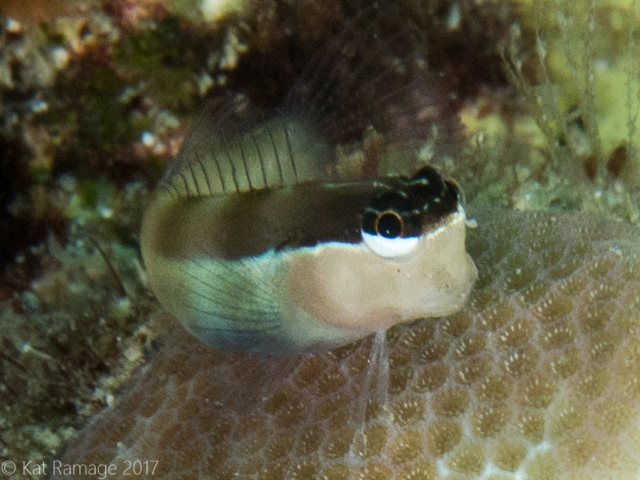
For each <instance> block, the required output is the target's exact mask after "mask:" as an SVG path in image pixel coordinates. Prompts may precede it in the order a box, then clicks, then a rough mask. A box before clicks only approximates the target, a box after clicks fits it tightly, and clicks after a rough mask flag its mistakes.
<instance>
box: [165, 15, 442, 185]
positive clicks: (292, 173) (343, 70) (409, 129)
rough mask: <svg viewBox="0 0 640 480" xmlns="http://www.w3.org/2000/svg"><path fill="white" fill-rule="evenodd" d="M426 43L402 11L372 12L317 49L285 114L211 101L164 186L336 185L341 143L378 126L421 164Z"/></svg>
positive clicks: (387, 141)
mask: <svg viewBox="0 0 640 480" xmlns="http://www.w3.org/2000/svg"><path fill="white" fill-rule="evenodd" d="M423 43H424V42H423V36H422V35H421V34H420V32H419V29H418V28H417V26H416V25H415V24H413V23H412V22H411V21H410V20H409V19H408V18H407V17H406V16H403V15H401V14H400V13H399V12H398V11H396V10H395V9H392V8H390V7H385V8H384V9H382V8H378V7H372V8H369V9H367V10H365V11H364V12H362V13H360V14H359V15H357V16H356V17H355V18H353V19H351V20H350V21H348V22H347V24H346V26H345V27H344V28H343V29H342V32H341V33H340V34H339V35H337V36H336V37H334V38H333V39H331V40H330V41H329V42H327V43H326V44H325V45H324V47H323V48H321V49H320V50H319V51H318V52H317V53H316V55H315V56H314V57H313V58H312V60H311V61H310V63H309V64H308V66H307V67H306V69H305V71H304V72H303V74H302V75H301V77H300V78H299V79H298V80H297V81H296V82H295V83H294V85H293V87H292V89H291V91H290V92H289V94H288V95H287V97H286V99H285V101H284V104H283V107H282V108H280V109H277V110H276V111H275V112H270V114H265V113H264V112H261V111H260V110H259V109H258V108H256V107H255V106H253V105H251V104H250V102H249V101H248V100H247V99H246V98H245V97H243V96H238V95H236V96H233V95H231V94H227V95H226V96H224V97H223V98H221V99H215V100H212V101H210V102H209V103H208V104H207V106H206V107H205V109H204V111H203V112H202V114H201V115H200V117H199V118H198V119H197V120H196V122H195V123H194V125H193V126H192V128H191V130H190V133H189V134H188V136H187V137H186V138H185V140H184V142H183V145H182V148H181V150H180V153H179V154H178V156H177V157H176V158H175V160H174V161H173V164H172V165H171V166H170V167H169V168H168V169H167V172H166V173H165V176H164V178H163V185H164V186H165V187H166V188H167V189H168V190H169V191H171V192H173V193H174V194H176V195H178V196H180V197H187V198H189V197H199V196H211V195H213V196H216V195H225V194H227V193H231V192H242V191H250V190H261V189H265V188H278V187H285V186H290V185H295V184H298V183H301V182H304V181H309V180H316V181H322V180H333V181H335V180H336V172H335V168H334V167H335V164H336V162H337V156H336V152H335V150H336V146H338V145H340V144H343V143H346V142H353V141H358V140H362V138H363V135H364V133H365V132H367V131H368V130H372V129H373V130H374V131H375V133H376V134H379V135H380V138H381V139H382V140H381V143H382V144H383V145H385V146H387V145H392V144H395V145H400V146H401V147H402V149H403V153H405V152H406V150H407V147H408V148H409V149H410V150H411V154H409V155H407V156H408V157H409V158H410V159H411V162H414V163H413V165H411V166H412V167H413V166H415V161H416V160H417V157H418V155H417V151H418V145H419V144H421V143H422V142H423V141H424V140H425V139H426V138H427V136H428V134H429V130H430V128H431V122H430V121H429V120H428V119H425V116H424V114H423V112H424V110H425V109H427V108H428V107H429V101H430V99H431V98H432V97H433V95H431V96H429V95H428V94H427V91H426V90H427V88H428V83H427V81H426V76H427V71H426V67H425V62H424V59H423V58H422V56H421V55H422V53H423V52H424V50H425V47H424V44H423ZM414 140H415V141H416V142H413V143H412V141H414ZM374 170H375V171H376V172H378V171H379V169H378V168H377V160H376V168H374Z"/></svg>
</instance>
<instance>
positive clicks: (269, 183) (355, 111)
mask: <svg viewBox="0 0 640 480" xmlns="http://www.w3.org/2000/svg"><path fill="white" fill-rule="evenodd" d="M380 18H381V17H380V15H379V14H376V16H375V19H376V22H377V23H380V21H379V20H380ZM384 18H385V19H386V18H387V17H384ZM360 20H362V19H361V18H360V19H359V21H360ZM376 22H371V21H370V19H366V21H365V22H364V23H363V24H366V25H367V28H366V29H364V30H363V29H361V28H358V27H357V26H354V25H351V26H349V27H348V28H347V29H346V30H345V31H346V33H343V34H342V35H341V36H340V37H339V38H338V41H337V42H335V43H334V44H333V45H331V46H330V47H328V48H327V49H325V51H323V53H322V55H321V56H320V58H321V60H320V61H316V62H315V63H313V62H312V64H311V73H307V74H306V75H304V76H303V77H302V80H300V81H298V82H297V83H296V85H294V87H293V89H292V92H291V93H290V95H289V97H288V100H287V101H285V107H283V108H282V109H280V110H278V111H276V112H274V113H273V114H271V115H265V114H263V113H262V112H259V111H258V109H257V108H255V107H253V106H251V105H250V104H248V102H246V101H243V100H242V99H241V98H240V99H238V98H237V97H235V98H224V99H222V100H218V101H213V102H212V103H211V104H210V105H209V106H208V107H207V108H206V109H205V111H204V113H203V114H202V116H201V117H200V119H199V120H198V121H196V122H195V123H194V125H193V127H192V129H191V131H190V133H189V134H188V135H187V138H186V139H185V141H184V143H183V146H182V148H181V151H180V152H179V154H178V156H177V157H176V159H174V160H173V162H172V163H171V164H170V165H169V167H168V169H167V172H166V173H165V175H164V177H163V180H162V183H161V185H160V187H159V188H158V191H157V193H156V195H155V197H154V199H153V201H152V203H151V205H150V206H149V208H148V210H147V212H146V214H145V217H144V221H143V228H142V253H143V257H144V261H145V265H146V268H147V273H148V277H149V281H150V283H151V286H152V288H153V290H154V292H155V293H156V295H157V297H158V299H159V300H160V302H161V304H162V305H163V306H164V308H165V309H166V310H168V311H169V312H170V313H172V314H173V315H174V316H175V317H176V318H177V319H178V320H179V321H180V322H181V324H182V325H183V326H184V327H185V328H186V329H187V330H188V331H189V332H191V333H192V334H193V335H194V336H195V337H197V338H198V339H200V340H201V341H203V342H204V343H206V344H209V345H212V346H215V347H218V348H228V349H237V350H246V351H250V352H257V353H266V354H270V355H278V356H289V355H293V354H297V353H301V352H305V351H314V350H319V349H326V348H330V347H334V346H338V345H343V344H346V343H349V342H352V341H354V340H356V339H359V338H362V337H364V336H367V335H369V334H371V333H373V332H380V331H381V330H384V329H387V328H389V327H391V326H393V325H395V324H398V323H405V322H409V321H411V320H414V319H417V318H421V317H439V316H443V315H448V314H451V313H453V312H456V311H458V310H459V309H460V308H462V306H463V305H464V303H465V301H466V299H467V297H468V295H469V292H470V290H471V287H472V285H473V282H474V280H475V278H476V275H477V271H476V268H475V265H474V263H473V261H472V260H471V258H470V257H469V255H468V254H467V252H466V250H465V228H466V214H465V209H464V205H463V201H462V198H461V192H460V189H459V187H458V186H457V185H456V184H455V183H454V182H452V181H450V180H447V179H445V178H443V177H442V176H441V175H440V173H439V172H438V171H437V170H436V169H434V168H433V167H431V166H426V165H423V166H418V167H416V168H414V171H413V172H411V173H409V174H392V173H386V172H385V173H380V170H381V167H380V158H379V157H378V156H377V155H370V156H373V157H374V158H368V159H367V158H366V159H365V162H364V164H363V166H362V168H361V170H362V171H363V174H362V175H361V176H360V178H358V177H356V178H351V177H349V178H345V176H344V175H343V176H341V175H339V174H338V173H336V172H337V168H336V165H337V163H338V160H337V154H336V147H338V146H339V145H341V144H344V143H345V141H352V139H353V138H356V137H360V138H361V137H362V136H363V131H364V130H365V129H366V128H374V129H376V131H380V132H382V134H383V137H384V138H385V143H384V145H387V146H388V145H391V144H392V143H393V142H396V144H401V145H406V144H407V142H408V141H409V140H412V139H413V138H411V137H412V136H416V137H417V136H419V135H417V133H418V132H421V131H423V130H421V128H407V119H408V118H409V119H411V118H413V119H417V118H418V117H419V110H420V109H421V108H422V107H423V104H421V103H420V101H419V100H416V99H415V91H416V88H417V87H416V88H413V87H414V86H417V85H418V82H417V78H418V77H419V75H416V74H415V72H416V71H418V72H419V70H420V67H419V65H420V62H418V61H416V56H415V55H413V53H411V54H407V53H404V54H403V55H404V56H403V57H398V56H397V55H394V54H393V53H392V52H391V51H390V45H391V46H393V45H395V44H397V43H398V42H399V40H402V41H401V42H399V43H400V44H401V45H402V48H406V47H407V44H408V40H407V38H409V35H405V34H404V33H403V31H402V30H401V31H400V33H397V32H396V33H394V35H393V37H392V39H391V41H390V42H386V41H384V40H382V39H381V38H380V35H379V33H377V31H376V30H375V29H372V28H371V27H370V26H371V25H372V24H375V23H376ZM345 44H346V45H349V46H351V48H344V45H345ZM409 51H410V52H413V51H412V50H409ZM327 58H330V60H327ZM384 59H388V60H389V61H388V62H387V63H385V62H384ZM372 66H375V67H376V68H377V69H378V71H377V73H376V71H375V69H372ZM399 66H402V68H399ZM365 74H366V76H365ZM322 79H324V81H323V80H322ZM358 102H360V103H358ZM415 123H416V124H418V123H419V121H418V120H415ZM345 139H346V140H345ZM413 155H414V158H410V160H411V161H412V163H413V164H415V163H417V161H415V159H417V153H415V152H414V153H413ZM365 157H366V155H365ZM372 165H373V168H372ZM390 170H393V165H392V166H391V169H390ZM364 172H369V173H367V174H365V173H364ZM371 172H373V175H372V174H371Z"/></svg>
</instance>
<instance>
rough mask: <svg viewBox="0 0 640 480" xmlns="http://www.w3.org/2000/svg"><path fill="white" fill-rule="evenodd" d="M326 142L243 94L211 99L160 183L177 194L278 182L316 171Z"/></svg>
mask: <svg viewBox="0 0 640 480" xmlns="http://www.w3.org/2000/svg"><path fill="white" fill-rule="evenodd" d="M329 156H331V149H330V148H329V145H328V144H327V143H326V142H324V141H323V140H322V139H321V138H320V137H319V136H318V135H317V133H316V132H315V131H314V127H313V125H310V124H308V123H306V122H304V121H301V120H298V119H296V118H294V117H293V116H291V115H278V116H273V117H272V118H268V117H266V116H265V115H263V114H262V113H261V112H260V111H259V110H258V109H257V108H255V107H253V106H252V105H250V104H249V103H248V102H247V101H246V100H245V99H244V98H243V97H239V96H235V97H233V96H231V95H227V96H225V97H223V98H220V99H214V100H211V101H210V102H209V103H208V104H207V105H206V107H205V109H204V111H203V112H202V113H201V114H200V116H199V118H198V119H197V120H196V121H195V122H194V125H192V127H191V130H190V131H189V134H188V135H187V137H186V138H185V140H184V142H183V144H182V148H181V149H180V152H179V153H178V156H177V157H176V158H175V159H174V160H173V162H172V164H171V165H170V166H169V168H168V169H167V171H166V172H165V175H164V177H163V185H164V186H165V187H166V188H167V189H169V190H170V191H172V192H174V193H175V194H177V195H178V196H180V197H196V196H198V197H199V196H212V195H213V196H215V195H225V194H228V193H232V192H242V191H250V190H261V189H264V188H275V187H284V186H287V185H294V184H296V183H300V182H303V181H308V180H313V179H319V178H321V177H322V162H324V161H326V158H327V157H329Z"/></svg>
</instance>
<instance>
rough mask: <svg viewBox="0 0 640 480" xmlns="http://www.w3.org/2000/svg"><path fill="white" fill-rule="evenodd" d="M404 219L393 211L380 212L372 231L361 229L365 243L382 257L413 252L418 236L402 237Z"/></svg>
mask: <svg viewBox="0 0 640 480" xmlns="http://www.w3.org/2000/svg"><path fill="white" fill-rule="evenodd" d="M403 232H404V220H403V219H402V217H401V216H400V215H399V214H398V213H396V212H393V211H389V210H388V211H385V212H382V213H380V214H379V215H378V216H377V218H376V221H375V227H374V230H373V232H371V233H369V232H367V231H365V229H363V230H362V239H363V240H364V243H365V245H366V246H367V247H368V248H369V249H370V250H371V251H373V252H374V253H375V254H377V255H380V256H381V257H384V258H401V257H405V256H407V255H408V254H410V253H411V252H413V251H414V250H415V249H416V247H417V246H418V243H419V242H420V239H419V237H417V236H412V237H403V236H402V234H403Z"/></svg>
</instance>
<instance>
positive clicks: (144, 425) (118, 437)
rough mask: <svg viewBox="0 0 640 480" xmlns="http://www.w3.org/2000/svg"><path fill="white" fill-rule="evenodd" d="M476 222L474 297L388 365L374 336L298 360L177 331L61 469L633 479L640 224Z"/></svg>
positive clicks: (501, 218) (225, 475)
mask: <svg viewBox="0 0 640 480" xmlns="http://www.w3.org/2000/svg"><path fill="white" fill-rule="evenodd" d="M472 213H473V212H472ZM476 216H477V218H478V224H479V227H478V228H477V229H475V230H474V231H472V232H471V233H470V240H469V251H470V253H471V255H472V256H473V258H474V260H475V261H476V263H477V266H478V270H479V274H480V276H479V279H478V282H477V285H476V287H475V289H474V293H473V294H472V299H471V300H470V303H469V305H468V306H467V308H466V309H465V310H464V311H463V312H460V313H458V314H456V315H453V316H451V317H448V318H443V319H436V320H433V319H430V320H420V321H417V322H414V323H413V324H411V325H406V326H401V327H395V328H393V329H392V330H390V331H389V332H388V333H387V346H388V367H389V368H388V371H387V370H386V369H385V368H384V364H380V363H379V362H372V361H370V359H372V358H374V356H373V355H371V351H372V350H371V349H372V345H373V342H372V340H371V339H367V340H365V341H362V342H360V343H359V344H356V345H353V346H348V347H343V348H340V349H338V350H334V351H332V352H328V353H325V354H319V355H306V356H302V357H299V358H296V359H292V360H288V361H287V360H282V359H279V360H264V359H262V360H261V359H257V358H255V357H250V356H247V355H244V354H237V353H227V352H215V351H212V350H210V349H208V348H207V347H204V346H202V345H200V344H198V343H197V342H196V341H194V340H192V339H190V338H189V337H188V336H187V335H186V334H184V333H182V332H176V334H175V335H174V336H173V338H172V339H171V340H169V341H168V344H167V345H166V347H165V348H164V349H163V351H162V352H161V353H160V354H159V355H158V356H157V357H156V358H155V359H154V360H153V361H152V363H151V364H150V365H149V366H148V367H147V368H146V369H145V370H144V371H142V372H141V373H140V375H139V376H138V377H137V378H134V379H133V380H132V383H131V384H130V385H129V388H128V390H127V391H126V393H125V394H124V395H123V396H122V398H120V399H119V401H118V402H117V404H116V405H115V407H114V408H112V409H111V410H110V411H107V412H106V413H105V414H103V415H102V416H101V417H100V418H98V419H97V421H95V422H94V423H93V424H92V425H91V426H90V427H88V428H87V429H86V430H85V431H84V432H82V433H81V435H80V438H79V439H78V440H77V441H76V442H75V444H74V445H72V446H71V447H70V448H69V449H68V450H67V452H66V454H65V457H64V458H63V461H64V462H69V463H72V462H73V463H89V462H92V463H109V462H115V463H118V464H119V465H121V467H120V469H119V471H120V472H122V471H123V466H124V465H125V464H126V460H141V461H145V460H158V461H159V464H158V467H157V469H156V471H155V474H154V475H150V474H149V475H146V478H165V479H197V478H200V479H215V480H223V479H238V478H240V479H252V480H257V479H260V480H280V479H316V478H317V479H331V480H338V479H367V480H391V479H393V480H400V479H402V480H426V479H436V478H438V479H444V478H446V479H451V480H453V479H470V478H474V479H475V478H479V479H480V478H482V479H495V480H498V479H505V480H506V479H540V480H542V479H545V480H547V479H553V478H562V479H589V478H594V479H605V478H611V479H624V478H637V475H638V472H639V471H640V379H639V372H640V305H639V303H640V263H639V262H638V259H637V258H636V254H637V253H638V251H639V248H638V247H639V246H640V245H639V244H638V240H637V239H638V238H640V236H639V234H638V232H637V230H635V229H633V228H631V227H627V226H625V225H623V224H619V223H615V222H609V221H605V220H601V219H597V218H595V217H587V216H582V215H569V214H560V213H559V214H555V215H554V214H551V213H509V212H500V213H499V214H498V215H496V214H480V213H477V214H476ZM382 353H383V355H382V357H386V352H385V351H384V349H383V350H382ZM385 383H388V388H387V389H385V388H383V386H384V384H385ZM74 478H77V477H74ZM110 478H113V477H110ZM123 478H129V477H123Z"/></svg>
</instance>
